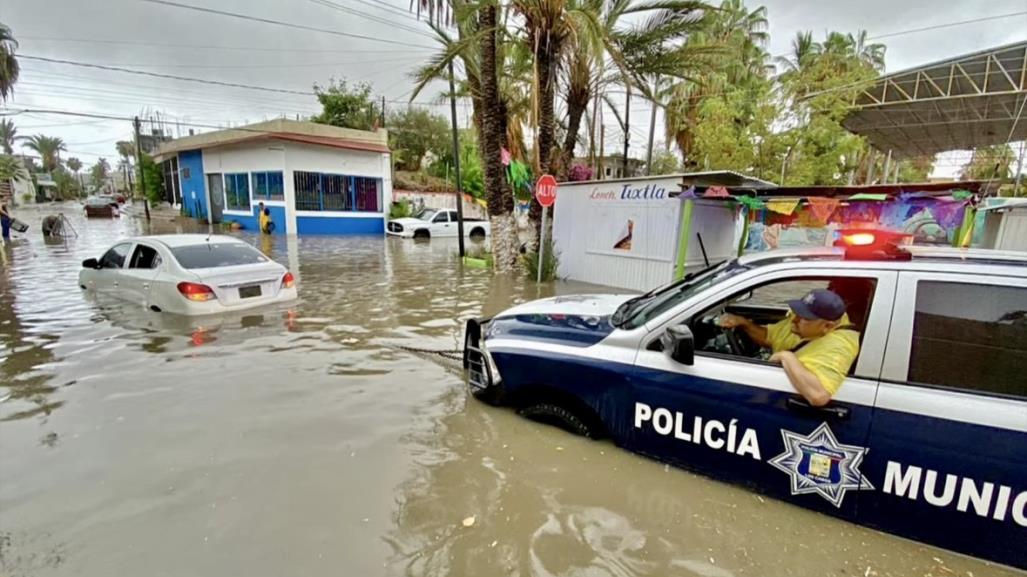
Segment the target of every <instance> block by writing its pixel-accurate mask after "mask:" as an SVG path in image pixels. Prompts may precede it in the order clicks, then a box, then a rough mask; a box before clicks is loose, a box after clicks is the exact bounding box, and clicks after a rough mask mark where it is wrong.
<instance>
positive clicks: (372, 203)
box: [353, 176, 381, 212]
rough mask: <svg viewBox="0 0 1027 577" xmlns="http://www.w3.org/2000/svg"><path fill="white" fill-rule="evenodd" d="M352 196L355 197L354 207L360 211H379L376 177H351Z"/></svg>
mask: <svg viewBox="0 0 1027 577" xmlns="http://www.w3.org/2000/svg"><path fill="white" fill-rule="evenodd" d="M353 189H354V196H355V197H356V203H355V204H356V209H355V210H358V211H360V212H379V211H380V210H381V209H380V208H379V207H380V204H381V203H380V202H379V200H378V179H377V178H364V177H360V176H357V177H354V178H353Z"/></svg>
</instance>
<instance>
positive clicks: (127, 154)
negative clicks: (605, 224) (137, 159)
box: [114, 140, 136, 190]
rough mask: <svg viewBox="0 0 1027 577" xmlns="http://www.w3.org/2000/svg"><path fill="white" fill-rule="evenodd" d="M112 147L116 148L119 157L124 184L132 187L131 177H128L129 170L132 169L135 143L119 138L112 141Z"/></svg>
mask: <svg viewBox="0 0 1027 577" xmlns="http://www.w3.org/2000/svg"><path fill="white" fill-rule="evenodd" d="M114 147H115V148H117V149H118V156H120V157H121V162H120V163H119V164H120V167H121V169H122V171H123V172H124V174H125V186H128V187H129V190H131V188H132V179H131V178H130V177H129V174H130V173H129V171H130V170H131V169H132V160H131V159H132V157H133V156H135V153H136V147H135V144H134V143H132V142H130V141H128V140H119V141H117V142H115V143H114Z"/></svg>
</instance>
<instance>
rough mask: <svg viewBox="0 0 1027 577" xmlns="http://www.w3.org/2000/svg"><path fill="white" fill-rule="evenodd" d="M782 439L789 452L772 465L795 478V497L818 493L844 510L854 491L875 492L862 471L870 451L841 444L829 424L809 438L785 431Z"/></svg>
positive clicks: (776, 458) (793, 488) (776, 459)
mask: <svg viewBox="0 0 1027 577" xmlns="http://www.w3.org/2000/svg"><path fill="white" fill-rule="evenodd" d="M781 438H782V440H784V446H785V452H784V453H781V454H780V455H778V456H776V457H774V458H773V459H771V460H770V461H768V462H769V463H770V464H771V465H773V466H774V467H775V468H777V469H779V470H781V471H783V472H785V473H787V474H788V475H789V476H790V477H791V480H792V486H791V489H792V495H802V494H805V493H816V494H818V495H820V496H821V497H823V498H825V499H827V500H828V501H830V502H831V503H832V504H833V505H834V506H835V507H841V506H842V500H844V499H845V493H846V492H847V491H849V490H850V489H851V490H854V491H859V490H867V489H869V490H873V488H874V486H873V485H871V484H870V481H868V480H867V478H866V477H864V476H863V473H861V472H860V470H859V465H860V463H862V462H863V456H864V455H865V454H866V452H867V450H866V448H864V447H856V446H853V445H843V444H841V443H839V442H838V439H836V438H835V436H834V433H832V432H831V429H830V428H828V426H827V423H821V425H820V426H819V427H817V428H816V429H815V430H814V431H813V432H812V433H810V434H809V435H808V436H803V435H799V434H798V433H793V432H791V431H785V430H782V431H781Z"/></svg>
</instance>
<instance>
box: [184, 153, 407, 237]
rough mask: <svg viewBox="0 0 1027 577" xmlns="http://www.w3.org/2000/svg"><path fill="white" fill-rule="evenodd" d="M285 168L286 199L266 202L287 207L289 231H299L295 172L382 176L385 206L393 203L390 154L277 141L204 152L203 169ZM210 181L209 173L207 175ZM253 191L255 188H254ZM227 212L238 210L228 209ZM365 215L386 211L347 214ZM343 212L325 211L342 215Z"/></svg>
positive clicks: (210, 171)
mask: <svg viewBox="0 0 1027 577" xmlns="http://www.w3.org/2000/svg"><path fill="white" fill-rule="evenodd" d="M266 170H281V171H282V172H283V175H282V176H283V179H284V185H285V200H284V201H265V204H267V205H269V206H275V205H278V206H284V207H285V212H286V221H287V222H286V230H289V231H295V230H297V223H296V216H297V213H296V200H295V199H296V196H295V191H294V189H293V175H292V173H293V171H296V170H299V171H306V172H323V173H332V174H345V175H347V176H365V177H370V178H380V179H382V207H383V210H384V211H387V208H384V207H388V206H389V204H390V203H391V202H392V168H391V160H390V155H389V154H387V153H385V154H383V153H379V152H367V151H363V150H347V149H342V148H331V147H327V146H316V145H309V144H301V143H295V142H284V141H273V142H259V143H246V144H238V145H233V146H223V147H218V148H212V149H206V150H204V151H203V172H204V173H205V175H206V174H212V173H222V174H227V173H235V172H260V171H266ZM204 183H205V184H206V176H205V177H204ZM251 193H252V191H251ZM224 212H225V214H229V215H231V214H249V213H246V212H243V213H236V212H235V211H230V210H227V209H226V210H225V211H224ZM345 214H353V215H357V216H362V217H368V216H376V215H379V216H380V215H381V214H382V212H378V213H374V212H361V213H345ZM338 215H341V213H325V214H324V216H338Z"/></svg>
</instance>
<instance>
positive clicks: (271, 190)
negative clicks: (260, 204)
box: [251, 171, 285, 200]
mask: <svg viewBox="0 0 1027 577" xmlns="http://www.w3.org/2000/svg"><path fill="white" fill-rule="evenodd" d="M251 176H252V177H253V198H254V199H256V200H285V185H284V182H283V179H282V172H281V171H273V172H254V173H252V175H251Z"/></svg>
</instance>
